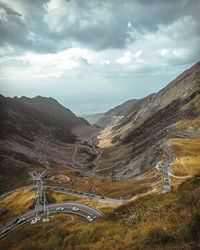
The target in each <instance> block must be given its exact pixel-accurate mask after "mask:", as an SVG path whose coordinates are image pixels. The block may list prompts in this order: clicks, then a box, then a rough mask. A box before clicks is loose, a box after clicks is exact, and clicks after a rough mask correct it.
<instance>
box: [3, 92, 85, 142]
mask: <svg viewBox="0 0 200 250" xmlns="http://www.w3.org/2000/svg"><path fill="white" fill-rule="evenodd" d="M0 117H1V121H2V122H1V127H0V135H1V138H7V137H10V136H12V135H19V136H21V137H23V138H25V139H27V140H31V141H32V140H34V135H35V134H36V135H39V134H41V135H48V134H49V133H51V134H52V135H53V136H54V137H55V138H57V139H60V140H61V141H63V142H68V143H71V142H74V140H75V136H74V135H73V134H72V133H71V129H72V128H73V127H74V126H77V125H88V122H87V121H86V120H84V119H83V118H78V117H76V116H75V115H74V114H73V113H72V112H71V111H70V110H69V109H67V108H64V107H63V106H62V105H61V104H59V103H58V102H57V101H56V100H54V99H53V98H46V97H41V96H37V97H35V98H27V97H21V98H17V97H14V98H9V97H8V98H6V97H4V96H2V95H1V96H0Z"/></svg>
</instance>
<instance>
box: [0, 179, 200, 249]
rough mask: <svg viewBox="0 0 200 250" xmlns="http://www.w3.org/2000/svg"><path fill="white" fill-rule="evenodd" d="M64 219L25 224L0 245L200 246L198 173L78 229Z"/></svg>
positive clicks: (40, 246)
mask: <svg viewBox="0 0 200 250" xmlns="http://www.w3.org/2000/svg"><path fill="white" fill-rule="evenodd" d="M60 216H61V215H60ZM60 218H62V216H61V217H60ZM64 218H65V217H63V220H60V221H59V224H58V223H57V222H54V220H53V219H52V221H51V222H50V223H47V224H45V225H44V224H42V225H35V226H33V227H31V226H30V225H26V226H24V227H23V228H21V229H19V230H18V231H16V232H15V233H14V234H10V235H9V236H8V237H7V238H5V239H2V240H1V241H0V245H1V246H4V247H6V248H5V249H20V250H22V249H23V250H25V249H89V250H90V249H92V250H93V249H94V250H95V249H99V250H101V249H199V247H200V242H199V238H200V177H198V176H196V177H194V178H191V179H189V180H187V181H185V182H184V183H182V184H181V185H180V186H179V187H178V188H177V189H176V190H173V191H171V192H169V193H166V194H164V195H163V194H152V195H147V196H145V197H141V198H139V199H137V200H135V201H132V202H130V203H129V204H126V205H123V206H121V207H118V208H117V209H115V211H114V212H112V213H107V214H106V215H105V216H104V217H102V218H99V219H98V220H97V221H96V222H93V223H89V224H88V223H86V224H87V225H86V224H85V225H84V226H82V227H81V226H80V227H76V226H75V227H74V228H70V229H69V227H68V226H67V225H66V224H65V223H66V221H65V219H64ZM56 223H57V224H56ZM36 239H37V240H36Z"/></svg>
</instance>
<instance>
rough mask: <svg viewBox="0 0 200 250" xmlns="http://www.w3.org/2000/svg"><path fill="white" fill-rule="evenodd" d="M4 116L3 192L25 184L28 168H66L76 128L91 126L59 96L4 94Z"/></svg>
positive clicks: (0, 108)
mask: <svg viewBox="0 0 200 250" xmlns="http://www.w3.org/2000/svg"><path fill="white" fill-rule="evenodd" d="M0 119H1V124H0V178H1V182H0V192H2V191H3V190H4V191H5V190H7V189H9V185H11V186H13V187H18V186H19V185H20V186H21V185H22V184H20V182H22V183H24V181H26V179H27V178H28V177H27V175H28V173H27V170H31V169H37V168H39V169H42V168H43V169H44V168H48V169H62V168H64V163H65V162H66V161H71V154H70V153H68V154H66V150H69V151H70V150H72V152H73V148H74V143H75V142H76V139H77V135H76V134H75V133H74V132H73V130H74V129H75V128H76V127H78V128H79V129H80V127H81V128H82V130H84V129H85V128H87V129H88V130H90V127H91V126H89V123H88V122H87V121H86V120H84V119H83V118H79V117H76V116H75V115H74V114H73V113H72V112H71V111H70V110H69V109H67V108H65V107H63V106H62V105H61V104H59V103H58V102H57V101H56V100H54V99H52V98H46V97H41V96H37V97H35V98H27V97H21V98H17V97H14V98H10V97H4V96H3V95H0ZM8 183H9V185H7V184H8Z"/></svg>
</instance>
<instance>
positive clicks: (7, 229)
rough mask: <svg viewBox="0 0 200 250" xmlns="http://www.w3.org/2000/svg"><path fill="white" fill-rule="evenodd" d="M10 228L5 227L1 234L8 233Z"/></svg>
mask: <svg viewBox="0 0 200 250" xmlns="http://www.w3.org/2000/svg"><path fill="white" fill-rule="evenodd" d="M10 229H11V227H6V228H4V229H3V230H2V234H5V233H6V232H8V231H10Z"/></svg>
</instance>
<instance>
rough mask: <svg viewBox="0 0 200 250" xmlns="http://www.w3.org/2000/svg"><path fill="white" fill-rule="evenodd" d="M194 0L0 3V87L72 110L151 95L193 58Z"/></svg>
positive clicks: (197, 6)
mask: <svg viewBox="0 0 200 250" xmlns="http://www.w3.org/2000/svg"><path fill="white" fill-rule="evenodd" d="M199 13H200V1H196V0H173V1H171V0H168V1H163V0H146V1H144V0H124V1H121V0H117V1H116V0H95V1H94V0H37V1H32V0H17V1H16V0H0V92H1V93H2V94H3V95H5V96H11V97H13V96H18V97H20V96H23V95H24V96H28V97H34V96H37V95H41V96H47V97H49V96H51V97H53V98H55V99H57V100H58V101H59V102H60V103H61V104H63V105H64V106H66V107H68V108H70V109H71V110H72V111H73V112H75V113H76V114H77V115H82V114H85V113H86V114H92V113H99V112H105V111H107V110H108V109H110V108H112V107H114V106H116V105H118V104H120V103H123V102H124V101H126V100H128V99H135V98H142V97H144V96H146V95H148V94H150V93H152V92H157V91H158V90H159V89H161V88H163V87H164V86H165V85H166V84H167V83H168V82H170V81H171V80H173V79H174V78H175V77H176V76H178V75H179V74H180V73H181V72H183V71H184V70H185V69H187V68H189V67H190V66H191V65H193V64H194V63H196V62H197V61H198V60H199V55H200V46H199V44H200V15H199Z"/></svg>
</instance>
